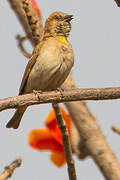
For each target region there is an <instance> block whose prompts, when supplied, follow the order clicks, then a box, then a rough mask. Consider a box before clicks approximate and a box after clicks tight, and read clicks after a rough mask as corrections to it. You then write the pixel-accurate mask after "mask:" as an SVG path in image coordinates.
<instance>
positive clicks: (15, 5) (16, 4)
mask: <svg viewBox="0 0 120 180" xmlns="http://www.w3.org/2000/svg"><path fill="white" fill-rule="evenodd" d="M8 2H9V3H10V5H11V8H12V9H13V10H14V12H15V14H16V16H17V17H18V19H19V22H20V23H21V25H22V27H23V29H24V31H25V33H26V34H27V37H28V38H29V40H30V41H31V43H32V45H36V44H37V42H38V41H40V40H41V39H42V37H43V26H42V20H41V18H39V17H38V16H36V13H33V17H34V18H35V19H37V21H38V22H39V24H37V26H36V27H37V28H38V29H39V30H37V32H38V33H39V35H38V39H36V38H34V37H33V33H32V30H31V27H30V25H29V23H28V19H27V17H26V13H25V11H24V9H23V0H19V1H18V0H8ZM31 11H32V12H34V9H33V8H32V7H31Z"/></svg>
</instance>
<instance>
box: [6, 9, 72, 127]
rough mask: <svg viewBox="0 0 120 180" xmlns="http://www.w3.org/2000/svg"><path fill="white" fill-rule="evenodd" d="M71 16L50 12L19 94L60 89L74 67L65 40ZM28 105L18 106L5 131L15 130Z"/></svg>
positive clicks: (69, 47) (70, 47) (69, 28)
mask: <svg viewBox="0 0 120 180" xmlns="http://www.w3.org/2000/svg"><path fill="white" fill-rule="evenodd" d="M72 19H73V15H68V14H66V13H64V12H54V13H52V14H51V15H50V16H49V17H48V19H47V20H46V22H45V27H44V36H43V39H42V40H41V41H40V42H39V43H38V44H37V45H36V47H35V48H34V50H33V53H32V55H31V58H30V60H29V62H28V64H27V66H26V69H25V72H24V75H23V79H22V82H21V86H20V89H19V95H22V94H27V93H32V92H34V91H43V92H44V91H52V90H55V89H58V88H60V86H61V85H62V84H63V82H64V81H65V80H66V78H67V76H68V75H69V73H70V71H71V68H72V66H73V64H74V53H73V49H72V46H71V44H70V43H69V41H68V40H67V38H68V36H69V34H70V31H71V20H72ZM27 107H28V106H21V107H18V108H17V110H16V111H15V113H14V115H13V117H12V119H11V120H10V121H9V122H8V123H7V125H6V127H7V128H13V129H17V128H18V127H19V124H20V121H21V119H22V116H23V114H24V112H25V111H26V109H27Z"/></svg>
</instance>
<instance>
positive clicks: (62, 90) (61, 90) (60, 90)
mask: <svg viewBox="0 0 120 180" xmlns="http://www.w3.org/2000/svg"><path fill="white" fill-rule="evenodd" d="M56 91H58V92H60V94H61V97H64V95H63V92H64V89H63V88H57V89H56Z"/></svg>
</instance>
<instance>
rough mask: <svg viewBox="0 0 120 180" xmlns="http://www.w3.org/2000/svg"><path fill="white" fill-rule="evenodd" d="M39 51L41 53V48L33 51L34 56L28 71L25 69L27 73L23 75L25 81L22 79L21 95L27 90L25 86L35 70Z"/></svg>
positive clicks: (27, 68) (27, 67) (29, 63)
mask: <svg viewBox="0 0 120 180" xmlns="http://www.w3.org/2000/svg"><path fill="white" fill-rule="evenodd" d="M38 51H39V48H35V50H34V51H33V54H32V56H31V58H30V60H29V62H28V64H27V66H26V69H25V72H24V75H23V79H22V82H21V86H20V89H19V95H21V94H24V88H25V85H26V83H27V79H28V77H29V74H30V72H31V69H32V68H33V66H34V64H35V62H36V59H37V56H38V54H39V53H38Z"/></svg>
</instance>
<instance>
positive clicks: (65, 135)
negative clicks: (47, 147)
mask: <svg viewBox="0 0 120 180" xmlns="http://www.w3.org/2000/svg"><path fill="white" fill-rule="evenodd" d="M53 108H54V111H55V114H56V119H57V124H58V127H59V128H60V131H61V134H62V141H63V147H64V154H65V157H66V161H67V165H68V174H69V179H70V180H77V177H76V172H75V165H74V160H73V157H72V148H71V144H70V140H69V136H68V131H67V129H66V125H65V122H64V120H63V118H62V114H61V111H60V108H59V105H58V104H56V103H54V104H53Z"/></svg>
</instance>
